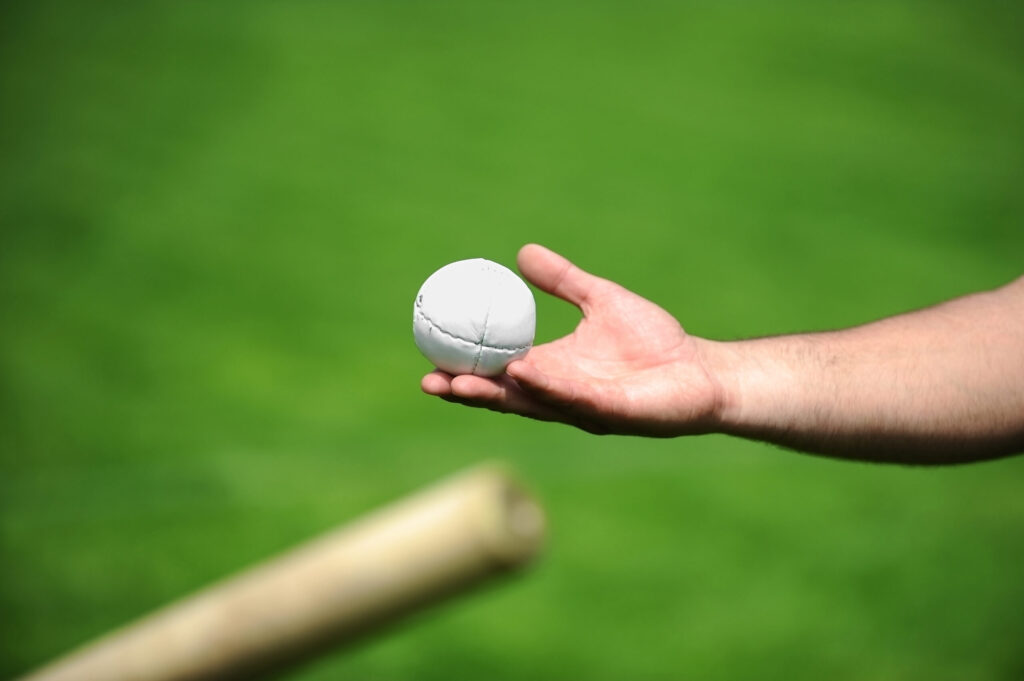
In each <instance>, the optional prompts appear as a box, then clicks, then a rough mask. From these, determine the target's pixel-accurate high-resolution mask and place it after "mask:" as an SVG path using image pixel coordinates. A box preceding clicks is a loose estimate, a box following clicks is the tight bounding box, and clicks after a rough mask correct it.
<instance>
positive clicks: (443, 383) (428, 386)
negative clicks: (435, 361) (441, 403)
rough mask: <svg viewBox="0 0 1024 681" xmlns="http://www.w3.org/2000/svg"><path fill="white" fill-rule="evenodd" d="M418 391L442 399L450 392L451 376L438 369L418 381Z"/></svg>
mask: <svg viewBox="0 0 1024 681" xmlns="http://www.w3.org/2000/svg"><path fill="white" fill-rule="evenodd" d="M420 389H421V390H422V391H423V392H425V393H426V394H428V395H437V396H438V397H444V396H446V395H450V394H451V392H452V376H451V374H447V373H445V372H443V371H441V370H440V369H437V370H435V371H432V372H430V373H429V374H427V375H426V376H424V377H423V379H422V380H421V381H420Z"/></svg>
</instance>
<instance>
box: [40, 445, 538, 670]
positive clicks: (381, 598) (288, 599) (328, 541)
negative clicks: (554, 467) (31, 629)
mask: <svg viewBox="0 0 1024 681" xmlns="http://www.w3.org/2000/svg"><path fill="white" fill-rule="evenodd" d="M544 532H545V519H544V514H543V511H542V510H541V508H540V506H539V505H538V504H537V503H536V501H534V500H533V499H532V498H531V497H530V496H529V495H528V494H527V493H526V492H525V491H524V490H523V488H522V487H521V486H520V485H519V484H517V483H516V482H515V481H514V479H513V478H512V477H511V476H510V475H509V474H508V473H507V472H506V471H505V470H504V469H503V468H501V467H500V466H495V465H485V466H481V467H477V468H473V469H470V470H468V471H465V472H463V473H461V474H459V475H456V476H454V477H452V478H449V479H447V480H444V481H442V482H440V483H438V484H436V485H434V486H432V487H430V488H427V489H425V490H423V491H421V492H419V493H417V494H415V495H413V496H410V497H408V498H405V499H402V500H400V501H398V502H395V503H394V504H392V505H390V506H387V507H385V508H383V509H381V510H379V511H376V512H374V513H371V514H369V515H367V516H365V517H363V518H361V519H358V520H356V521H355V522H353V523H351V524H349V525H347V526H344V527H341V528H339V529H337V530H334V531H332V532H329V533H327V534H326V535H323V536H321V537H319V538H317V539H314V540H312V541H310V542H308V543H306V544H304V545H301V546H299V547H298V548H296V549H294V550H292V551H290V552H288V553H286V554H283V555H281V556H278V557H276V558H273V559H271V560H269V561H266V562H264V563H261V564H259V565H256V566H254V567H252V568H250V569H248V570H245V571H243V572H241V573H239V574H237V575H235V576H232V577H230V578H228V579H226V580H225V581H223V582H220V583H217V584H214V585H212V586H210V587H207V588H206V589H204V590H202V591H199V592H197V593H196V594H194V595H192V596H190V597H188V598H185V599H183V600H181V601H179V602H177V603H174V604H171V605H170V606H167V607H165V608H163V609H161V610H158V611H157V612H155V613H153V614H151V615H149V616H147V617H144V618H143V619H141V620H139V621H137V622H134V623H132V624H129V625H128V626H126V627H124V628H123V629H120V630H118V631H115V632H113V633H111V634H108V635H107V636H105V637H103V638H101V639H98V640H97V641H95V642H92V643H90V644H87V645H86V646H84V647H82V648H80V649H78V650H76V651H73V652H71V653H70V654H68V655H67V656H65V657H64V658H62V659H58V660H57V661H55V662H53V663H51V664H49V665H47V666H45V667H43V668H41V669H39V670H38V671H36V672H34V673H32V674H30V675H28V676H27V677H24V679H23V681H171V680H173V681H186V680H187V681H197V680H200V679H201V680H204V681H205V680H210V679H243V678H244V679H252V678H266V677H267V676H270V675H273V674H275V673H279V672H281V671H283V670H285V669H288V668H290V667H292V666H295V665H297V664H299V663H301V662H304V661H308V660H309V659H311V658H312V657H313V656H315V655H317V654H318V653H322V652H324V651H326V650H328V649H330V648H332V647H334V646H337V645H340V644H344V643H346V642H350V641H352V640H354V639H357V638H358V637H361V636H364V635H365V634H367V633H368V632H372V631H373V630H375V629H377V628H378V627H380V626H382V625H384V624H387V623H391V622H394V621H396V620H397V619H398V618H400V617H401V616H402V615H404V614H407V613H409V612H411V611H413V610H415V609H417V608H420V607H422V606H425V605H428V604H430V603H432V602H435V601H438V600H440V599H442V598H446V597H449V596H452V595H455V594H456V593H458V592H461V591H464V590H466V589H467V588H469V587H471V586H473V585H475V584H478V583H480V582H481V581H483V580H485V579H487V578H489V577H493V576H495V575H499V574H501V573H505V572H508V571H510V570H513V569H515V568H517V567H520V566H522V565H525V564H526V563H527V562H528V561H529V560H530V559H531V558H532V557H533V556H534V555H535V554H536V553H537V552H538V550H539V548H540V545H541V543H542V540H543V537H544Z"/></svg>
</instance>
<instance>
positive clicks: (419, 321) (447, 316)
mask: <svg viewBox="0 0 1024 681" xmlns="http://www.w3.org/2000/svg"><path fill="white" fill-rule="evenodd" d="M536 327H537V307H536V304H535V303H534V300H533V294H532V293H531V292H530V288H529V287H528V286H527V285H526V284H525V283H523V280H522V279H520V278H519V277H518V276H516V274H515V273H514V272H513V271H512V270H510V269H508V268H507V267H502V266H501V265H499V264H498V263H496V262H491V261H490V260H484V259H483V258H476V259H474V260H460V261H458V262H453V263H451V264H450V265H445V266H444V267H442V268H441V269H439V270H438V271H436V272H434V273H433V274H432V275H430V277H428V278H427V280H426V281H425V282H424V283H423V286H422V287H420V292H419V293H418V294H417V295H416V302H415V304H414V305H413V315H412V332H413V336H414V337H415V339H416V347H418V348H419V349H420V352H422V353H423V354H424V355H425V356H426V358H427V359H429V360H430V361H431V362H433V363H434V364H435V365H436V366H437V367H438V368H439V369H442V370H444V371H447V372H448V373H450V374H476V375H477V376H497V375H499V374H501V373H502V372H503V371H504V370H505V367H506V366H508V364H509V362H511V361H512V360H514V359H519V358H521V357H523V356H524V355H526V353H527V352H529V350H530V346H532V345H533V334H534V331H535V330H536Z"/></svg>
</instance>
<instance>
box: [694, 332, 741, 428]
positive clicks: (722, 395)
mask: <svg viewBox="0 0 1024 681" xmlns="http://www.w3.org/2000/svg"><path fill="white" fill-rule="evenodd" d="M734 345H735V344H734V343H730V342H723V341H712V340H705V339H698V340H697V357H698V358H699V360H700V364H701V367H702V368H703V370H704V373H705V375H706V377H707V380H708V384H709V386H710V389H711V395H712V397H711V409H710V412H709V416H708V432H712V433H729V432H731V430H730V429H731V427H732V425H733V424H734V423H736V422H737V420H738V415H739V413H740V412H741V411H742V408H741V405H742V402H743V400H742V383H741V381H739V380H738V379H739V376H740V373H741V372H740V370H739V365H740V364H741V358H740V357H739V355H738V353H737V352H736V348H735V347H733V346H734Z"/></svg>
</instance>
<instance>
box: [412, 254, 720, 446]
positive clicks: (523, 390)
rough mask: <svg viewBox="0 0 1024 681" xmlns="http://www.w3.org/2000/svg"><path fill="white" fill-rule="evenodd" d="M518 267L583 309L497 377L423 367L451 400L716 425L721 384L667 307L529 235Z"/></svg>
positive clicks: (569, 415)
mask: <svg viewBox="0 0 1024 681" xmlns="http://www.w3.org/2000/svg"><path fill="white" fill-rule="evenodd" d="M518 264H519V269H520V271H521V272H522V273H523V275H524V276H525V277H526V279H527V280H529V281H530V282H531V283H533V284H534V285H535V286H537V287H538V288H540V289H541V290H543V291H546V292H547V293H550V294H552V295H555V296H558V297H559V298H561V299H563V300H565V301H567V302H569V303H572V304H573V305H576V306H577V307H579V308H580V310H581V311H582V312H583V319H582V320H581V321H580V323H579V326H577V327H576V330H575V331H573V332H572V333H571V334H569V335H568V336H565V337H563V338H559V339H558V340H556V341H553V342H551V343H545V344H543V345H538V346H535V347H534V348H532V349H531V350H530V352H529V353H528V354H527V355H526V357H525V358H523V359H522V360H519V361H515V362H513V363H511V364H510V365H509V366H508V368H507V369H506V373H505V374H504V375H502V376H499V377H497V378H493V379H491V378H483V377H480V376H473V375H462V376H454V377H453V376H451V375H450V374H447V373H445V372H442V371H440V370H438V371H434V372H432V373H430V374H427V375H426V376H424V378H423V381H422V384H421V385H422V388H423V391H424V392H425V393H428V394H430V395H437V396H438V397H441V398H443V399H446V400H448V401H450V402H457V403H460V404H465V405H469V406H474V407H485V408H488V409H492V410H494V411H500V412H509V413H514V414H521V415H523V416H528V417H531V418H535V419H540V420H544V421H560V422H563V423H568V424H570V425H574V426H577V427H579V428H582V429H583V430H586V431H588V432H591V433H599V434H606V433H619V434H634V435H654V436H665V437H668V436H674V435H682V434H693V433H703V432H709V431H711V430H713V429H714V426H715V423H716V420H717V412H718V409H719V405H720V403H721V401H722V400H721V389H720V387H719V386H718V384H717V383H716V381H715V380H714V378H713V377H712V375H711V374H710V373H709V372H708V371H707V370H706V369H705V367H704V364H703V362H702V357H701V354H702V352H703V351H705V349H706V348H707V347H708V345H709V343H708V342H707V341H703V340H702V339H698V338H695V337H693V336H689V335H687V333H686V332H685V331H684V330H683V328H682V327H681V326H680V325H679V323H678V322H677V321H676V320H675V319H674V318H673V317H672V316H671V315H670V314H668V313H667V312H665V310H663V309H661V308H660V307H658V306H657V305H655V304H654V303H652V302H650V301H648V300H646V299H644V298H641V297H640V296H638V295H636V294H635V293H632V292H630V291H628V290H626V289H625V288H623V287H621V286H619V285H618V284H615V283H613V282H611V281H608V280H606V279H601V278H599V277H596V276H594V275H592V274H589V273H587V272H584V271H583V270H581V269H579V268H578V267H576V266H575V265H573V264H572V263H571V262H569V261H568V260H566V259H565V258H563V257H562V256H560V255H558V254H557V253H554V252H553V251H550V250H548V249H546V248H544V247H542V246H538V245H535V244H530V245H527V246H524V247H523V248H522V249H521V250H520V251H519V258H518Z"/></svg>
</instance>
